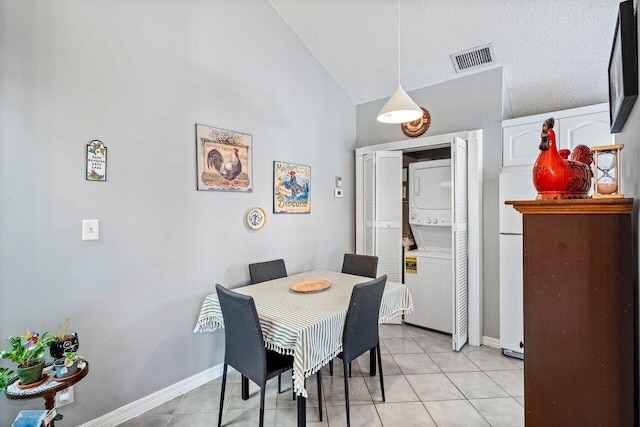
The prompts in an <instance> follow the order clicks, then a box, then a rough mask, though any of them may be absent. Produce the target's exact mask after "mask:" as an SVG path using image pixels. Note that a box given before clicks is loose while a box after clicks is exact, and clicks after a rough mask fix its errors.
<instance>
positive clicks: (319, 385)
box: [316, 369, 322, 421]
mask: <svg viewBox="0 0 640 427" xmlns="http://www.w3.org/2000/svg"><path fill="white" fill-rule="evenodd" d="M316 379H317V381H318V412H320V421H322V370H320V369H318V372H317V374H316Z"/></svg>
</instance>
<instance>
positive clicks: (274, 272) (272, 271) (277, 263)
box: [249, 259, 287, 285]
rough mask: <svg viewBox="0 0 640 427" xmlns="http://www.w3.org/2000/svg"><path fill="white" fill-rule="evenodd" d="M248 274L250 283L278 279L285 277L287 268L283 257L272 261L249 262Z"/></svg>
mask: <svg viewBox="0 0 640 427" xmlns="http://www.w3.org/2000/svg"><path fill="white" fill-rule="evenodd" d="M249 276H251V284H252V285H255V284H256V283H261V282H266V281H267V280H273V279H280V278H281V277H287V268H286V267H285V265H284V260H283V259H274V260H273V261H265V262H256V263H253V264H249Z"/></svg>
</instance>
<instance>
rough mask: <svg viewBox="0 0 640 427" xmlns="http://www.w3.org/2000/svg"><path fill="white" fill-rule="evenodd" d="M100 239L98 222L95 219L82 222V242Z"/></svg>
mask: <svg viewBox="0 0 640 427" xmlns="http://www.w3.org/2000/svg"><path fill="white" fill-rule="evenodd" d="M99 238H100V221H98V220H97V219H83V220H82V240H98V239H99Z"/></svg>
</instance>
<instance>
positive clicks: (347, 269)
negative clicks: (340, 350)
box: [329, 254, 378, 376]
mask: <svg viewBox="0 0 640 427" xmlns="http://www.w3.org/2000/svg"><path fill="white" fill-rule="evenodd" d="M342 272H343V273H347V274H354V275H356V276H363V277H370V278H371V279H375V278H376V277H378V257H377V256H373V255H358V254H344V259H343V260H342ZM329 373H330V374H331V375H333V360H332V361H331V362H329ZM345 375H346V373H345ZM349 376H351V364H349Z"/></svg>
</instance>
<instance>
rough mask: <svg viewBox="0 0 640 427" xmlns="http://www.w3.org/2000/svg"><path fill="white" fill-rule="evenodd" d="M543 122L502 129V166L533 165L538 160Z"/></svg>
mask: <svg viewBox="0 0 640 427" xmlns="http://www.w3.org/2000/svg"><path fill="white" fill-rule="evenodd" d="M542 123H544V120H543V121H540V122H534V123H527V124H523V125H519V126H510V127H507V128H504V129H502V166H504V167H507V166H521V165H532V164H534V163H535V162H536V159H537V158H538V153H539V152H540V151H539V149H538V146H539V145H540V131H541V130H542Z"/></svg>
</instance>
